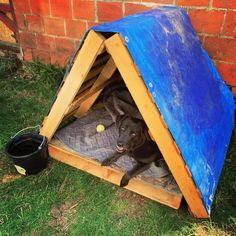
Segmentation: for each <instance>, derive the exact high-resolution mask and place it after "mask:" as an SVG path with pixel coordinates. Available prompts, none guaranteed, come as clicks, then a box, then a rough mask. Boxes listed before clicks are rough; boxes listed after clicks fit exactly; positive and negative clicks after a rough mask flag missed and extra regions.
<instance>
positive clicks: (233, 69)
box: [217, 62, 236, 86]
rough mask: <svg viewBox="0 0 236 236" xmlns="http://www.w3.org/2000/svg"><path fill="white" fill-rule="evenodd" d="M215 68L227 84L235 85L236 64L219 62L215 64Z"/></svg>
mask: <svg viewBox="0 0 236 236" xmlns="http://www.w3.org/2000/svg"><path fill="white" fill-rule="evenodd" d="M217 69H218V70H219V72H220V75H221V76H222V78H223V79H224V81H225V82H226V83H227V84H229V85H233V86H236V64H227V63H221V62H220V63H218V64H217Z"/></svg>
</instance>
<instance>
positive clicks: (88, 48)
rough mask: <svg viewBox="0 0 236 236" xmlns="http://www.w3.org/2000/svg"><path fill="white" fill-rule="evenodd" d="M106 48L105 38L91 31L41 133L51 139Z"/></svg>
mask: <svg viewBox="0 0 236 236" xmlns="http://www.w3.org/2000/svg"><path fill="white" fill-rule="evenodd" d="M103 48H104V38H103V37H102V36H100V35H99V34H97V33H95V32H94V31H90V32H89V34H88V36H87V37H86V39H85V41H84V44H83V46H82V48H81V49H80V52H79V53H78V55H77V57H76V59H75V62H74V65H73V66H72V68H71V70H70V72H69V74H68V76H67V78H66V80H65V83H64V85H63V86H62V88H61V89H60V91H59V93H58V96H57V99H56V100H55V102H54V104H53V106H52V108H51V110H50V112H49V114H48V117H47V119H46V120H45V122H44V123H43V127H42V128H41V130H40V134H41V135H44V136H46V137H47V138H48V139H49V140H50V139H51V138H52V136H53V135H54V133H55V131H56V129H57V128H58V126H59V125H60V122H61V121H62V119H63V117H64V115H65V111H66V110H67V108H68V106H69V105H70V104H71V102H72V101H73V99H74V97H75V96H76V94H77V92H78V91H79V88H80V87H81V85H82V83H83V82H84V80H85V78H86V77H87V75H88V73H89V71H90V69H91V67H92V65H93V63H94V61H95V60H96V57H97V55H98V53H100V52H101V50H103Z"/></svg>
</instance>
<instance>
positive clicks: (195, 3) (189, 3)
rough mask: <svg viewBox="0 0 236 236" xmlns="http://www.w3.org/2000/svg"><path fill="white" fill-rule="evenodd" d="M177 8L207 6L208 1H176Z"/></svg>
mask: <svg viewBox="0 0 236 236" xmlns="http://www.w3.org/2000/svg"><path fill="white" fill-rule="evenodd" d="M176 5H178V6H196V7H200V6H208V5H209V0H176Z"/></svg>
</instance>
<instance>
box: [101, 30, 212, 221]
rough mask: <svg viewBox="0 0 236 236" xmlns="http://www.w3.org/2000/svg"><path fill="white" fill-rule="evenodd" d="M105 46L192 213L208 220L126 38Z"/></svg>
mask: <svg viewBox="0 0 236 236" xmlns="http://www.w3.org/2000/svg"><path fill="white" fill-rule="evenodd" d="M105 45H106V49H107V51H108V52H109V53H110V54H111V56H112V58H113V60H114V62H115V64H116V66H117V68H118V70H119V71H120V73H121V76H122V77H123V79H124V81H125V83H126V86H127V87H128V89H129V91H130V93H131V95H132V97H133V99H134V101H135V102H136V104H137V107H138V108H139V111H140V112H141V114H142V116H143V118H144V120H145V122H146V124H147V126H148V128H149V129H150V132H151V133H152V136H153V138H154V139H155V141H156V143H157V145H158V147H159V148H160V150H161V152H162V154H163V156H164V158H165V161H166V163H167V165H168V166H169V168H170V170H171V172H172V174H173V176H174V178H175V180H176V182H177V184H178V186H179V188H180V190H181V191H182V193H183V195H184V197H185V199H186V201H187V203H188V205H189V207H190V209H191V211H192V213H193V214H194V215H195V216H196V217H199V218H208V217H209V215H208V214H207V211H206V209H205V207H204V204H203V201H202V199H201V197H200V196H199V191H198V189H197V187H196V185H195V183H194V181H193V179H192V178H191V176H189V174H188V173H187V171H186V168H185V163H184V161H183V158H182V156H181V154H180V153H179V152H178V151H177V148H176V146H175V143H174V140H173V138H172V136H171V134H170V131H169V130H168V129H167V128H166V127H165V126H164V125H163V120H162V117H161V114H160V112H159V110H158V109H157V107H156V105H155V104H154V102H153V100H152V99H151V97H150V96H149V91H148V89H147V87H146V85H145V84H144V82H143V79H142V77H141V76H140V73H138V71H137V68H136V66H135V65H134V62H133V60H132V58H131V56H130V54H129V51H128V50H127V48H126V46H125V45H124V44H123V39H122V38H121V36H120V35H119V34H115V35H114V36H112V37H110V38H109V39H107V40H106V42H105Z"/></svg>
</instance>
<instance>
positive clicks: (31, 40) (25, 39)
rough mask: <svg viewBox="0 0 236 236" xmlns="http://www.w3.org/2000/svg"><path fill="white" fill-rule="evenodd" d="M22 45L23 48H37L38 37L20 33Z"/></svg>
mask: <svg viewBox="0 0 236 236" xmlns="http://www.w3.org/2000/svg"><path fill="white" fill-rule="evenodd" d="M20 45H21V47H23V48H36V37H35V34H34V33H31V32H20Z"/></svg>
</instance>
